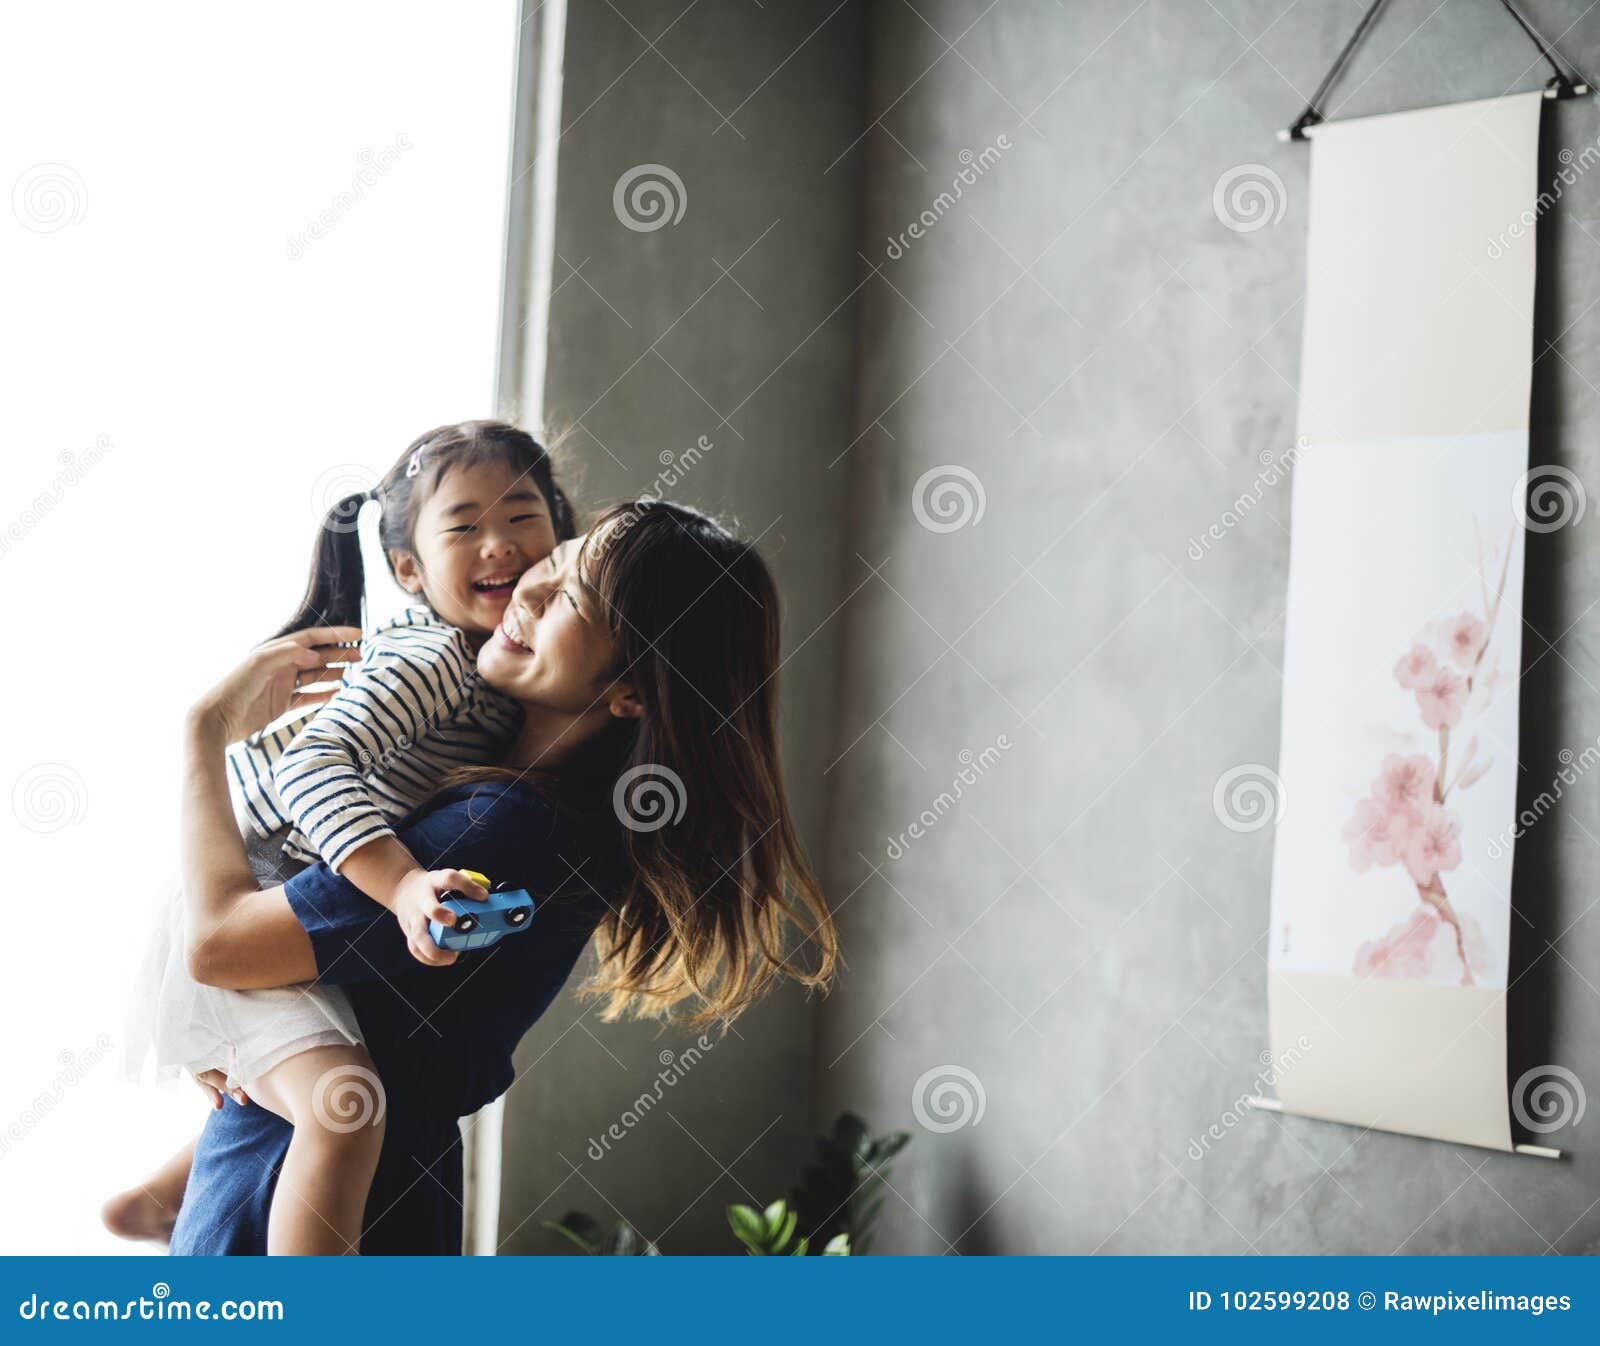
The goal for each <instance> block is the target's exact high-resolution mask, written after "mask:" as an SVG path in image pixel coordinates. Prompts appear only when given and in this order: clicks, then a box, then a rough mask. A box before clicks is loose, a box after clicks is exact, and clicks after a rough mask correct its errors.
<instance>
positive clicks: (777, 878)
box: [171, 501, 835, 1254]
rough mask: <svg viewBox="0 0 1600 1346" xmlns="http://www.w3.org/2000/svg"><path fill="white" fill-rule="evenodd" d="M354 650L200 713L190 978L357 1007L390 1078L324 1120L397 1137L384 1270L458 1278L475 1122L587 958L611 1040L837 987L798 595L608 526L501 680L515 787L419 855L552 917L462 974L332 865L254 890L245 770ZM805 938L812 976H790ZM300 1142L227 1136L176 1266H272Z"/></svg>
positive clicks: (452, 806) (489, 669) (449, 817)
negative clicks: (799, 647)
mask: <svg viewBox="0 0 1600 1346" xmlns="http://www.w3.org/2000/svg"><path fill="white" fill-rule="evenodd" d="M335 638H343V637H341V635H340V633H339V632H338V631H337V630H330V629H328V628H324V629H322V630H320V631H310V632H300V633H298V634H296V635H294V636H289V637H285V638H283V639H280V640H277V641H273V642H270V643H269V644H267V645H265V646H263V647H261V649H259V650H257V651H256V652H255V653H254V654H252V655H251V657H250V658H249V659H248V660H247V661H246V662H245V663H244V664H243V665H242V666H241V667H240V668H239V669H237V670H235V672H233V673H232V674H230V675H229V676H228V677H227V678H226V679H224V681H223V682H222V683H220V684H219V685H218V686H217V687H216V688H214V689H213V690H212V691H211V692H210V693H208V694H207V695H206V696H205V697H204V698H202V699H201V701H200V702H198V703H197V704H196V706H195V707H194V709H193V710H192V711H191V713H190V716H189V719H188V722H187V725H186V732H185V786H184V800H183V860H184V866H183V879H184V883H185V885H186V886H188V887H189V888H190V890H191V892H192V893H195V894H199V895H200V896H199V899H198V904H197V905H198V907H199V909H200V913H201V916H200V919H198V920H196V921H194V922H192V923H191V928H190V930H189V932H188V935H189V940H190V960H191V965H192V970H193V972H194V974H195V976H196V977H198V978H199V979H200V980H201V981H204V982H207V983H209V984H211V985H217V986H230V987H235V988H239V989H251V988H256V987H264V986H281V985H292V984H294V983H298V982H306V981H312V980H320V981H323V982H327V983H331V984H336V985H339V986H342V987H343V988H344V989H345V990H346V992H347V993H348V995H349V997H350V1000H351V1002H352V1004H353V1006H354V1009H355V1012H356V1017H357V1019H358V1020H359V1022H360V1026H361V1029H362V1032H363V1034H364V1036H365V1038H366V1041H367V1046H368V1049H369V1051H370V1052H371V1055H372V1058H373V1063H374V1065H375V1066H376V1068H377V1075H378V1078H377V1079H376V1080H344V1081H332V1082H330V1087H329V1093H328V1100H329V1104H328V1114H329V1115H328V1118H327V1119H326V1120H327V1123H328V1124H329V1125H333V1126H340V1125H347V1124H354V1125H360V1124H362V1122H363V1121H365V1120H367V1119H369V1118H370V1116H371V1114H372V1112H373V1111H374V1110H375V1109H377V1108H379V1107H382V1108H383V1109H384V1112H385V1114H386V1118H385V1120H386V1131H385V1134H384V1139H383V1149H382V1154H381V1156H380V1159H379V1163H378V1172H377V1176H376V1178H375V1179H374V1182H373V1185H372V1191H371V1195H370V1197H369V1199H368V1202H367V1215H366V1221H365V1232H364V1234H363V1237H362V1242H361V1251H362V1252H365V1253H448V1252H458V1251H459V1250H460V1243H461V1204H460V1203H461V1142H460V1135H459V1130H458V1119H459V1118H460V1117H462V1116H465V1115H466V1114H468V1113H471V1112H473V1111H475V1110H477V1109H478V1108H480V1107H482V1106H484V1105H485V1104H486V1103H488V1102H490V1101H491V1100H493V1099H495V1098H497V1097H499V1095H500V1094H502V1093H504V1092H505V1091H506V1089H507V1088H509V1087H510V1085H511V1083H512V1080H513V1071H512V1060H511V1058H512V1053H513V1051H514V1050H515V1048H516V1045H517V1043H518V1042H519V1041H520V1039H521V1038H522V1036H523V1034H524V1033H526V1032H527V1030H528V1028H529V1027H530V1026H531V1025H532V1024H533V1023H534V1021H535V1020H536V1019H538V1017H539V1016H540V1014H542V1013H543V1012H544V1010H545V1008H546V1007H547V1006H548V1005H549V1003H550V1002H551V1000H552V999H553V998H554V997H555V994H556V992H557V991H559V990H560V988H561V986H562V984H563V983H564V982H565V981H566V979H567V976H568V974H569V973H570V972H571V970H572V967H573V964H574V963H575V962H576V961H577V958H578V955H579V954H580V953H581V952H582V950H583V947H584V945H585V944H586V943H587V942H588V941H589V939H590V937H591V936H595V937H596V942H597V949H598V953H599V964H598V969H597V972H596V974H595V976H594V977H593V978H592V979H591V981H590V982H589V983H588V984H587V985H586V986H585V987H584V990H585V992H586V993H587V994H589V995H594V996H600V997H602V998H604V1000H605V1002H606V1003H605V1008H604V1013H603V1017H604V1018H606V1019H614V1018H617V1017H619V1016H622V1015H630V1014H631V1015H641V1016H648V1017H671V1016H673V1015H675V1014H677V1013H679V1012H681V1011H683V1010H688V1011H689V1013H688V1015H687V1017H688V1019H689V1021H690V1022H706V1021H710V1020H720V1021H722V1022H724V1023H726V1022H728V1021H730V1020H731V1019H732V1018H733V1017H734V1016H735V1015H737V1014H738V1013H739V1012H740V1011H741V1010H743V1009H744V1008H745V1007H746V1006H748V1005H749V1004H751V1003H752V1002H753V1001H754V1000H756V999H757V998H759V997H760V996H761V995H763V994H764V993H765V992H766V991H767V990H769V989H770V988H771V986H772V985H773V984H774V982H775V980H776V979H778V978H780V977H785V976H788V977H793V978H795V979H796V980H798V981H801V982H802V983H804V984H805V985H807V986H817V987H825V986H826V984H827V982H828V980H829V979H830V977H831V975H832V970H833V964H834V959H835V939H834V933H833V926H832V922H831V920H830V919H829V916H828V911H827V907H826V904H825V903H824V901H823V899H822V895H821V893H820V891H819V889H818V887H817V884H816V881H815V879H814V878H813V877H812V875H811V872H810V869H809V867H808V866H807V864H806V860H805V857H804V854H803V852H802V850H801V848H800V845H799V842H798V839H797V838H796V836H795V833H794V828H793V824H792V822H791V820H790V817H789V810H788V805H787V801H786V799H785V795H784V789H783V782H782V776H781V772H780V769H779V762H778V748H777V714H776V709H777V708H776V682H775V677H776V672H777V667H778V648H779V641H778V609H777V594H776V590H775V588H774V586H773V583H772V579H771V576H770V574H769V573H768V571H767V568H766V566H765V564H764V563H763V562H762V560H761V558H760V556H759V555H758V554H757V553H756V551H755V549H754V548H753V547H751V546H750V545H749V544H747V543H744V542H741V541H739V540H737V539H735V538H733V537H731V536H730V535H729V534H728V533H727V532H726V531H724V530H723V529H722V528H721V527H719V526H718V525H717V524H715V523H714V522H712V521H711V520H709V519H707V518H705V517H704V516H702V515H699V514H696V513H695V512H693V511H692V510H687V509H684V508H682V507H679V506H676V505H668V504H661V503H656V502H648V501H646V502H637V503H635V504H632V505H627V506H619V507H617V508H614V509H612V510H610V511H608V512H607V513H606V514H605V515H603V516H602V517H601V518H600V520H599V521H598V522H597V523H596V524H595V526H594V528H593V529H591V530H590V532H589V533H588V534H586V535H584V536H583V537H579V538H575V539H573V540H572V541H570V542H566V543H563V544H562V545H561V546H560V547H558V548H557V549H556V551H555V552H554V553H552V555H551V556H550V558H549V559H548V560H547V561H545V562H542V563H541V564H540V565H539V566H537V567H535V568H534V569H533V570H530V571H528V572H527V573H526V574H525V575H524V576H523V577H522V579H521V581H519V583H518V585H517V589H516V593H515V595H514V597H513V599H512V601H511V604H510V605H509V607H508V608H507V610H506V617H505V620H504V621H503V622H502V624H501V627H500V629H499V630H498V631H496V633H495V634H494V636H493V637H492V638H491V639H490V640H489V641H488V642H487V643H486V644H485V645H484V647H483V650H482V652H481V654H480V656H479V667H480V669H481V671H482V673H483V675H484V677H485V679H486V680H487V681H488V682H489V683H490V684H491V685H492V686H494V687H496V688H498V689H499V690H500V691H502V692H504V693H505V694H506V695H508V696H510V697H512V698H514V699H515V700H516V701H518V702H519V703H520V704H521V706H522V708H523V716H524V718H523V725H522V728H521V731H520V733H519V735H518V737H517V738H516V740H515V742H514V743H513V744H512V745H511V747H510V749H509V751H508V752H507V754H506V758H505V762H504V764H503V766H502V767H488V768H477V769H473V770H470V771H465V772H461V773H458V775H457V776H456V777H455V778H452V780H451V781H450V782H449V783H448V784H447V787H446V788H445V789H444V790H443V791H441V793H439V794H438V795H436V796H435V797H434V798H433V799H432V800H430V801H429V803H428V804H427V805H425V806H424V808H423V809H422V810H419V812H418V813H417V814H416V815H414V816H413V818H412V820H411V821H410V823H409V824H408V825H407V826H406V827H405V828H404V829H402V831H401V833H400V840H401V841H403V842H404V843H405V844H406V845H407V846H408V847H409V848H410V849H411V851H412V854H414V855H415V856H417V858H418V859H419V860H420V861H421V862H422V863H423V864H425V865H427V866H429V867H430V868H431V869H433V870H435V871H442V872H449V873H451V874H452V875H453V873H454V871H456V870H460V869H467V868H471V869H475V870H478V871H481V872H482V873H485V874H487V875H489V876H490V878H491V879H492V880H493V881H494V882H496V883H497V884H498V883H504V884H507V885H509V886H510V887H513V888H526V889H527V890H528V891H529V892H530V893H532V894H533V895H534V897H535V899H536V902H537V909H536V912H535V916H534V920H533V924H532V926H531V927H530V928H529V929H528V930H527V931H526V932H525V933H520V934H517V935H515V936H513V937H510V938H508V939H505V940H502V941H501V942H500V943H499V944H498V945H495V946H494V947H493V948H492V949H488V950H484V951H479V952H476V953H471V954H468V955H466V956H464V957H453V956H449V955H444V954H440V953H437V952H432V951H431V945H426V946H425V945H424V944H423V942H424V941H427V939H428V936H427V934H426V924H425V919H424V918H423V917H422V915H421V914H420V913H408V914H407V915H406V916H405V917H404V918H402V922H403V923H401V924H397V923H396V921H394V920H392V919H391V918H390V917H389V916H388V915H387V914H386V913H384V912H382V911H381V910H380V909H379V908H377V907H376V906H375V905H374V904H373V903H371V902H370V901H368V900H367V899H366V898H365V897H363V896H362V895H361V894H360V893H359V891H357V890H356V889H355V888H353V887H352V886H351V885H349V884H348V883H346V882H345V881H344V880H342V879H340V878H339V877H337V876H336V875H334V874H333V873H332V872H331V871H330V870H329V869H328V868H327V866H326V865H318V866H315V867H313V868H311V869H308V870H306V871H304V872H303V873H301V874H298V875H296V876H295V877H294V878H293V879H291V880H290V881H289V882H288V883H286V884H285V885H283V886H282V887H277V888H269V889H264V890H263V889H260V888H258V886H257V883H256V880H255V877H254V874H253V872H252V870H251V867H250V863H249V859H248V857H247V856H246V854H245V850H244V845H243V842H242V841H241V839H240V836H239V832H238V829H237V824H236V823H235V822H234V819H233V816H232V813H231V810H230V807H229V803H228V792H227V784H226V779H225V777H224V773H223V749H224V747H225V746H226V745H227V744H228V743H230V742H232V741H235V740H237V739H239V738H241V737H243V736H244V735H245V734H247V733H249V732H252V731H253V730H255V729H256V728H259V727H260V726H261V725H262V724H264V723H266V722H268V721H270V720H271V719H273V718H275V717H276V716H277V715H279V714H281V713H283V711H285V710H286V709H288V708H289V707H290V706H291V704H306V703H308V701H310V700H315V699H317V698H316V697H310V698H307V697H305V696H304V695H297V693H296V690H295V686H296V682H297V681H298V680H299V679H300V678H301V677H303V676H305V675H308V674H309V677H308V678H307V681H309V682H312V683H315V682H316V681H318V680H319V678H320V677H321V676H324V675H325V670H328V669H330V668H332V667H333V661H334V660H336V659H337V658H338V657H339V656H338V654H337V652H333V653H330V652H329V651H328V650H327V649H326V648H317V647H316V642H317V641H326V640H329V639H335ZM663 809H664V810H665V811H663ZM462 882H465V880H462ZM194 910H195V905H193V904H192V905H191V912H193V911H194ZM788 925H792V926H794V927H795V928H796V929H797V930H798V931H799V933H800V936H801V939H802V942H804V943H808V944H810V945H811V946H812V952H813V963H814V966H812V967H810V968H806V967H803V966H801V965H800V964H799V963H797V962H796V961H794V959H793V957H792V956H791V951H790V950H789V949H788V948H787V947H786V944H787V941H786V939H785V934H786V926H788ZM410 947H418V948H422V949H423V950H424V951H425V952H431V961H432V962H433V963H434V964H435V965H434V966H424V965H423V964H422V963H420V962H419V961H417V959H416V958H414V957H413V956H412V953H411V952H410V951H409V949H410ZM686 1002H689V1003H687V1004H686ZM352 1119H359V1120H353V1121H352ZM288 1134H289V1128H288V1124H287V1123H286V1122H284V1121H283V1120H282V1119H280V1118H279V1117H277V1116H275V1115H274V1114H272V1113H270V1112H267V1111H266V1110H264V1109H262V1108H259V1107H256V1106H254V1105H253V1104H249V1103H248V1102H246V1103H243V1104H241V1103H239V1102H238V1101H237V1100H236V1101H235V1102H233V1103H230V1104H228V1105H226V1106H224V1107H222V1108H221V1109H220V1110H218V1111H215V1112H213V1113H212V1114H211V1117H210V1119H209V1120H208V1122H207V1125H206V1128H205V1132H204V1133H203V1135H202V1137H201V1139H200V1143H199V1145H198V1147H197V1148H196V1151H195V1155H194V1160H193V1167H192V1170H191V1173H190V1177H189V1183H188V1186H187V1188H186V1189H185V1192H184V1197H183V1205H182V1209H181V1211H180V1213H179V1216H178V1220H177V1224H176V1228H175V1230H174V1232H173V1236H172V1242H171V1246H172V1251H173V1252H174V1253H181V1254H193V1253H258V1252H261V1251H264V1247H265V1243H264V1237H265V1229H266V1217H267V1212H268V1210H269V1208H270V1203H271V1200H272V1192H273V1184H274V1181H275V1177H276V1173H277V1169H278V1166H279V1165H280V1164H281V1162H282V1159H283V1154H284V1151H285V1149H286V1147H287V1143H288ZM430 1179H431V1180H430Z"/></svg>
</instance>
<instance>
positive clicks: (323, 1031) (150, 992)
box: [127, 833, 361, 1091]
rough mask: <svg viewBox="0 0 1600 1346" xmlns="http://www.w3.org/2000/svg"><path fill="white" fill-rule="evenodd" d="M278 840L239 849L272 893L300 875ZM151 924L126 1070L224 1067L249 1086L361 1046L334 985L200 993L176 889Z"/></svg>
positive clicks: (233, 1081) (253, 841)
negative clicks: (293, 1063)
mask: <svg viewBox="0 0 1600 1346" xmlns="http://www.w3.org/2000/svg"><path fill="white" fill-rule="evenodd" d="M282 842H283V834H281V833H280V834H278V835H276V836H274V837H271V838H269V839H267V840H265V841H263V840H261V839H260V838H258V837H255V836H254V835H247V836H246V839H245V848H246V851H247V852H248V854H249V856H250V863H251V867H252V868H253V869H254V870H255V874H256V880H257V882H259V883H260V884H262V886H263V887H276V886H277V885H278V884H280V883H282V882H284V880H285V879H287V878H288V877H290V875H292V874H294V873H295V872H297V871H298V870H299V869H301V868H303V866H302V865H300V864H299V862H298V861H296V860H294V859H293V858H292V857H290V856H284V855H282V853H281V852H282ZM167 908H168V909H167V911H166V912H165V913H164V914H163V918H162V919H158V920H157V921H156V922H155V933H154V937H153V938H152V940H151V943H150V947H149V949H148V950H147V952H146V956H145V960H144V968H143V972H142V974H141V975H140V977H139V978H138V982H137V985H136V988H135V990H134V996H133V1004H132V1006H131V1007H130V1011H131V1012H130V1024H129V1030H130V1031H129V1034H128V1052H127V1066H128V1067H129V1069H130V1070H131V1071H132V1072H134V1073H142V1071H143V1067H144V1063H145V1061H147V1060H148V1059H150V1058H151V1057H153V1058H154V1061H155V1068H156V1074H157V1076H158V1078H159V1077H164V1076H171V1075H175V1074H177V1073H178V1072H179V1071H187V1072H188V1073H189V1074H191V1075H198V1074H199V1073H200V1072H201V1071H205V1070H220V1071H222V1072H224V1073H225V1074H226V1075H227V1077H228V1084H229V1087H230V1088H231V1087H235V1086H242V1087H243V1088H244V1089H246V1090H247V1091H248V1090H249V1089H250V1087H251V1085H252V1084H253V1083H254V1082H255V1081H256V1080H258V1079H259V1078H260V1077H261V1076H262V1075H264V1074H265V1073H266V1072H267V1071H269V1070H271V1069H272V1068H273V1066H275V1065H277V1064H278V1063H279V1062H280V1061H285V1060H287V1059H288V1058H289V1057H291V1056H296V1055H298V1054H299V1053H301V1052H303V1051H309V1050H310V1049H311V1048H313V1047H329V1046H342V1045H347V1044H356V1043H359V1042H360V1041H361V1030H360V1028H359V1027H358V1026H357V1024H356V1016H355V1011H354V1010H353V1009H352V1008H351V1007H350V1001H349V1000H348V999H347V998H346V996H345V994H344V992H343V991H341V990H339V989H338V988H337V987H332V986H314V985H311V984H309V983H307V984H305V985H300V986H274V987H271V988H269V989H267V990H262V991H228V990H223V989H221V988H220V987H216V986H202V985H201V984H200V983H199V982H197V981H195V979H194V978H193V977H191V976H190V975H189V968H188V962H187V959H186V958H185V953H184V950H185V942H184V929H183V927H184V917H183V896H182V894H181V893H180V892H176V891H173V892H172V893H171V895H170V898H169V900H168V902H167Z"/></svg>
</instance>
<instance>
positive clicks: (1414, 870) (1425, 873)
mask: <svg viewBox="0 0 1600 1346" xmlns="http://www.w3.org/2000/svg"><path fill="white" fill-rule="evenodd" d="M1402 858H1403V859H1404V860H1405V864H1406V869H1407V870H1408V871H1409V872H1410V874H1411V877H1412V878H1413V879H1415V880H1416V881H1417V884H1418V885H1419V886H1420V887H1423V888H1426V887H1427V886H1428V885H1429V884H1431V883H1432V882H1433V880H1434V878H1435V877H1436V876H1437V875H1438V874H1439V873H1440V872H1441V871H1442V870H1446V869H1454V868H1455V867H1456V866H1457V865H1459V864H1460V863H1461V820H1460V819H1459V818H1457V817H1456V815H1455V814H1454V813H1452V812H1451V811H1450V810H1449V809H1447V808H1443V807H1441V806H1440V805H1438V804H1434V805H1431V806H1430V807H1429V809H1428V811H1427V812H1426V813H1424V814H1423V815H1422V820H1421V822H1420V823H1419V824H1418V825H1417V826H1416V827H1415V828H1414V829H1413V830H1412V831H1411V834H1410V836H1409V838H1408V839H1407V842H1406V848H1405V853H1404V856H1403V857H1402Z"/></svg>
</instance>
